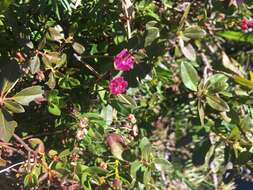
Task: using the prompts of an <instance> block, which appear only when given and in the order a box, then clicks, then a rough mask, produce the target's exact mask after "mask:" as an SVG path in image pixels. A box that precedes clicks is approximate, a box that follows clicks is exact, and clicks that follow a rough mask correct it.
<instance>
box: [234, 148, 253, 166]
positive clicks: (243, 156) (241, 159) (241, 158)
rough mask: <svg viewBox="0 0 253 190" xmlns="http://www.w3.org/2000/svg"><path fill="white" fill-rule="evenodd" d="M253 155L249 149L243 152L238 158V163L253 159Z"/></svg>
mask: <svg viewBox="0 0 253 190" xmlns="http://www.w3.org/2000/svg"><path fill="white" fill-rule="evenodd" d="M252 157H253V154H252V153H250V152H248V151H244V152H241V153H240V154H239V156H238V158H237V163H238V164H245V163H247V162H248V161H249V160H251V159H252Z"/></svg>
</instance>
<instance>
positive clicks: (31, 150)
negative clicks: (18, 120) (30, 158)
mask: <svg viewBox="0 0 253 190" xmlns="http://www.w3.org/2000/svg"><path fill="white" fill-rule="evenodd" d="M13 137H14V138H15V139H16V140H17V141H18V142H19V143H20V144H22V145H23V147H24V148H25V149H26V150H27V151H28V152H32V153H33V154H37V153H36V151H34V150H33V149H31V148H30V147H29V146H28V145H27V144H26V143H25V142H24V141H23V140H22V139H21V138H20V137H19V136H18V135H16V134H14V135H13Z"/></svg>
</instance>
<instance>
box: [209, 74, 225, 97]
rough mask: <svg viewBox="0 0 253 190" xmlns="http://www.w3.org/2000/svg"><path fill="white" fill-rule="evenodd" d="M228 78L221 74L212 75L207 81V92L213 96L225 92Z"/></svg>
mask: <svg viewBox="0 0 253 190" xmlns="http://www.w3.org/2000/svg"><path fill="white" fill-rule="evenodd" d="M227 80H228V77H227V76H225V75H223V74H214V75H212V76H210V77H209V78H208V79H207V90H208V92H209V93H212V94H215V93H218V92H222V91H225V90H226V89H227V88H228V83H227Z"/></svg>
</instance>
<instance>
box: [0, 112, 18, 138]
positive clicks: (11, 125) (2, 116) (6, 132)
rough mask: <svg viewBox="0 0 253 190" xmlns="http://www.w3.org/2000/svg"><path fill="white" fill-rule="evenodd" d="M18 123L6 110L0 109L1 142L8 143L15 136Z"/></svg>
mask: <svg viewBox="0 0 253 190" xmlns="http://www.w3.org/2000/svg"><path fill="white" fill-rule="evenodd" d="M16 127H17V122H16V121H14V120H12V118H11V116H10V115H9V114H8V113H7V112H6V111H5V110H4V109H0V140H2V141H4V142H8V141H9V140H10V139H11V137H12V135H13V134H14V131H15V128H16Z"/></svg>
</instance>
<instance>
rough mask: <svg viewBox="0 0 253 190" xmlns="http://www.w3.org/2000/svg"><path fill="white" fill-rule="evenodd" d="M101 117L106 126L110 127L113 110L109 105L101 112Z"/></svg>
mask: <svg viewBox="0 0 253 190" xmlns="http://www.w3.org/2000/svg"><path fill="white" fill-rule="evenodd" d="M101 116H102V117H103V118H104V120H105V121H106V125H111V124H112V120H113V108H112V106H110V105H107V106H106V107H104V108H103V109H102V111H101Z"/></svg>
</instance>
